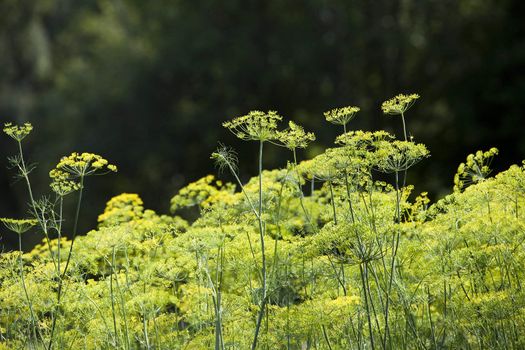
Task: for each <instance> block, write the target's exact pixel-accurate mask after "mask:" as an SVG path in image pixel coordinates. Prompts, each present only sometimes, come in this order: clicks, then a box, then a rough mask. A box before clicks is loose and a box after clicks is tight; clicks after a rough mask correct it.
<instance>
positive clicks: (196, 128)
mask: <svg viewBox="0 0 525 350" xmlns="http://www.w3.org/2000/svg"><path fill="white" fill-rule="evenodd" d="M524 4H525V2H524V1H522V0H514V1H512V0H493V1H490V0H417V1H416V0H376V1H371V0H369V1H365V0H361V1H350V0H305V1H294V0H281V1H277V0H224V1H211V0H193V1H182V0H180V1H177V0H175V1H173V0H172V1H166V0H164V1H143V0H99V1H92V0H85V1H73V0H39V1H29V0H1V1H0V121H5V122H7V121H12V122H18V123H22V122H24V121H30V122H31V123H33V125H34V127H35V130H34V132H33V133H32V134H31V135H30V136H29V137H28V138H27V140H26V142H25V146H26V154H27V155H28V158H29V160H30V161H33V162H38V164H39V167H38V168H37V169H36V170H35V171H34V172H33V173H32V174H31V176H32V180H33V182H34V186H35V188H36V189H37V190H36V192H37V193H38V194H44V193H46V192H47V191H48V182H49V178H48V171H49V170H50V169H51V168H52V167H53V166H54V164H56V162H57V161H58V159H59V158H60V157H61V156H62V155H68V154H70V153H71V152H72V151H80V152H82V151H89V152H94V153H99V154H101V155H103V156H105V157H106V158H108V159H109V160H110V161H111V162H113V163H115V164H116V165H118V167H119V172H118V174H116V175H108V176H105V177H96V178H89V179H88V182H87V184H86V197H85V201H84V204H85V206H84V207H83V211H82V222H81V227H82V231H85V230H88V229H90V228H94V227H95V226H96V216H97V215H98V214H99V213H100V212H102V211H103V208H104V204H105V202H106V200H108V199H109V198H111V196H113V195H116V194H119V193H121V192H137V193H139V194H140V195H141V196H142V198H143V199H144V201H145V204H146V207H148V208H152V209H155V210H158V211H159V212H162V213H166V212H168V208H169V199H170V198H171V196H172V195H173V194H175V192H176V190H177V189H178V188H180V187H181V186H183V185H184V184H186V183H188V182H189V181H193V180H195V179H197V178H199V177H201V176H203V175H205V174H208V173H214V172H215V170H214V168H213V164H212V162H211V161H210V160H209V155H210V153H211V152H212V151H213V150H214V148H215V147H216V145H217V141H219V140H221V141H223V142H224V143H226V144H229V145H232V146H234V147H235V148H236V149H237V150H238V151H239V153H240V159H241V170H242V173H243V176H244V178H245V179H246V178H247V177H248V176H250V175H254V174H255V170H256V162H255V157H254V151H255V147H256V145H254V144H249V143H242V144H241V143H239V142H238V141H237V140H236V139H235V138H234V137H233V135H231V134H229V133H228V132H227V131H226V130H224V129H223V128H222V127H221V123H222V122H223V121H224V120H226V119H228V118H232V117H235V116H238V115H240V114H244V113H246V112H248V111H249V110H252V109H263V110H268V109H275V110H277V111H279V112H280V113H281V114H282V115H283V116H285V117H286V118H288V119H293V120H295V121H296V122H298V123H300V124H303V125H304V126H305V127H306V128H307V129H309V130H312V131H315V132H316V135H317V137H318V141H317V142H316V143H315V144H314V145H313V146H312V147H311V148H310V149H309V151H307V152H308V154H302V155H301V156H302V157H306V156H312V155H315V154H316V153H319V152H320V151H321V150H322V149H323V148H324V147H327V146H329V145H330V144H331V142H332V141H333V139H334V137H335V136H336V135H337V133H339V132H340V130H339V129H338V128H336V127H335V126H332V125H328V124H327V123H326V122H325V121H324V118H323V115H322V112H323V111H325V110H328V109H331V108H334V107H341V106H345V105H357V106H360V107H361V109H362V110H361V112H360V113H359V114H358V117H357V119H356V120H355V121H353V122H352V124H351V125H350V128H353V129H365V130H374V129H386V130H388V131H391V132H394V133H396V134H397V135H401V133H400V132H401V129H400V127H401V122H400V120H399V119H398V118H396V117H387V116H384V115H382V113H381V111H380V104H381V102H382V101H384V100H385V99H388V98H390V97H392V96H394V95H396V94H398V93H401V92H403V93H411V92H417V93H419V94H420V95H421V96H422V97H421V99H420V100H419V101H417V103H416V105H414V107H413V108H412V109H411V110H410V111H409V113H408V114H407V122H408V128H409V131H410V133H411V134H412V135H414V136H415V137H416V140H417V141H419V142H423V143H425V144H427V145H428V147H429V149H430V151H431V153H432V158H430V159H429V160H426V161H425V162H423V163H421V164H420V165H418V166H417V167H416V168H414V170H411V171H410V174H409V177H410V178H409V182H412V183H415V184H416V192H420V191H425V190H428V191H430V192H431V194H432V198H433V199H436V198H439V197H441V196H443V195H444V194H446V193H447V192H448V191H450V189H451V187H452V178H453V175H454V173H455V170H456V167H457V164H458V163H459V162H461V161H462V160H463V159H464V158H465V156H466V155H467V154H468V153H471V152H474V151H476V150H478V149H485V148H488V147H491V146H496V147H498V148H499V149H500V156H499V157H498V158H497V159H496V161H495V162H494V166H495V168H496V169H497V170H502V169H505V168H507V167H508V166H509V165H510V164H513V163H517V162H521V160H522V159H523V158H525V138H524V137H523V136H525V132H524V131H523V125H524V117H523V111H524V110H525V109H524V107H525V106H524V105H525V40H524V39H525V35H524V34H525V32H524V29H525V26H524V20H523V13H525V6H524ZM284 126H285V125H284V124H283V127H284ZM15 146H16V145H15V142H13V141H12V140H10V139H9V138H8V137H7V136H5V135H3V136H2V137H0V216H7V217H9V216H14V217H19V216H24V215H25V213H26V211H27V195H26V192H25V187H24V184H23V183H22V182H15V181H14V180H13V177H12V175H13V172H12V171H9V170H7V169H6V168H5V166H7V160H6V157H7V156H9V155H13V154H15V152H16V148H15ZM267 150H268V152H267V153H266V154H265V159H266V160H265V162H266V164H265V165H266V167H278V166H282V165H283V164H285V162H286V157H287V156H288V153H287V152H286V151H285V150H282V149H273V150H270V149H267ZM72 199H73V198H70V199H69V202H68V205H69V207H72V206H73V203H72V202H73V200H72ZM68 224H69V225H71V222H69V223H68ZM66 227H67V226H66ZM0 237H2V241H1V242H0V246H1V245H3V244H5V249H11V248H12V246H11V245H10V244H9V242H10V241H11V240H12V239H13V238H15V237H12V236H11V235H10V234H9V233H7V231H6V230H4V229H0ZM41 238H42V237H40V236H39V235H38V234H37V233H32V234H29V235H28V236H27V238H26V239H25V241H26V242H27V243H26V248H28V247H30V246H31V245H32V244H34V243H35V242H36V241H39V240H40V239H41Z"/></svg>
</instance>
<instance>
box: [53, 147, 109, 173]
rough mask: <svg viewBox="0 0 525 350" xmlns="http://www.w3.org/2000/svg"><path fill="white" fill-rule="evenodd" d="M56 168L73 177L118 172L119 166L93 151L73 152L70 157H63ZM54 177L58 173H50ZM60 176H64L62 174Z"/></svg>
mask: <svg viewBox="0 0 525 350" xmlns="http://www.w3.org/2000/svg"><path fill="white" fill-rule="evenodd" d="M55 169H56V170H60V171H61V172H65V173H68V174H70V175H71V176H73V177H82V176H88V175H92V174H95V173H107V172H116V171H117V167H116V166H115V165H113V164H109V163H108V161H107V160H106V159H104V158H102V157H101V156H99V155H98V154H93V153H76V152H73V153H71V155H70V156H68V157H62V159H60V162H59V163H58V164H57V166H56V168H55ZM49 175H50V176H51V177H52V178H54V176H57V175H58V173H53V171H51V172H50V174H49ZM58 176H62V175H61V174H60V175H58Z"/></svg>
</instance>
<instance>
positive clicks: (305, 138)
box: [276, 121, 315, 150]
mask: <svg viewBox="0 0 525 350" xmlns="http://www.w3.org/2000/svg"><path fill="white" fill-rule="evenodd" d="M288 126H289V127H288V129H287V130H284V131H278V132H277V134H276V135H277V139H278V140H279V142H280V143H282V144H283V145H284V146H285V147H286V148H288V149H290V150H294V149H296V148H306V147H307V146H308V144H309V143H310V142H312V141H314V140H315V135H314V134H313V133H311V132H306V131H304V129H303V128H302V127H301V126H299V125H297V124H295V123H294V122H292V121H291V122H289V123H288Z"/></svg>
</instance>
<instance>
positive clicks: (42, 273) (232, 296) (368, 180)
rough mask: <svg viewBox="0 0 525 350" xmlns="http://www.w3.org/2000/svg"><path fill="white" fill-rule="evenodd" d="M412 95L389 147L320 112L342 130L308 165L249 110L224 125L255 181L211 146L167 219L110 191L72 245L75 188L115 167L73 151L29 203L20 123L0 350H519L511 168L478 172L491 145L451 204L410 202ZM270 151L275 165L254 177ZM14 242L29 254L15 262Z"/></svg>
mask: <svg viewBox="0 0 525 350" xmlns="http://www.w3.org/2000/svg"><path fill="white" fill-rule="evenodd" d="M418 99H419V95H417V94H407V95H405V94H401V95H398V96H396V97H394V98H392V99H390V100H388V101H386V102H384V103H383V104H382V106H381V110H382V112H383V113H384V114H385V115H387V116H391V117H393V118H399V123H400V125H401V126H402V130H403V134H402V135H400V136H396V135H392V134H390V133H388V132H386V131H381V130H380V131H360V130H352V127H351V126H352V120H353V119H354V118H356V117H359V112H360V109H359V108H358V107H354V106H348V107H343V108H337V109H333V110H330V111H328V112H326V113H325V115H324V117H325V119H326V121H327V122H329V123H331V124H335V125H336V126H335V127H337V128H339V130H340V132H341V134H340V135H339V136H337V138H336V139H335V140H334V145H333V147H331V148H328V149H326V150H325V151H324V152H322V153H321V154H319V155H317V156H315V157H313V158H311V159H300V156H301V155H302V154H303V153H302V150H303V149H305V148H307V147H308V146H309V144H310V143H312V142H314V141H315V136H314V134H313V133H312V132H309V131H306V130H304V129H303V127H301V126H300V125H298V124H296V123H295V122H293V121H289V122H283V119H284V118H283V117H282V116H281V115H279V114H278V113H277V112H275V111H267V112H266V111H250V112H249V113H247V114H246V115H244V116H240V117H237V118H233V119H232V120H230V121H227V122H225V123H224V124H223V126H224V127H225V128H227V129H228V130H229V131H231V132H232V134H233V136H234V137H237V138H239V139H242V140H245V141H247V142H250V141H252V142H253V143H254V144H256V145H257V152H256V154H254V157H253V159H255V160H256V164H257V169H258V174H257V176H255V177H253V178H251V179H249V180H248V181H242V179H243V178H245V177H244V175H243V174H240V171H239V166H238V164H239V162H245V161H251V160H249V159H247V160H244V159H238V157H237V153H236V152H235V150H233V149H231V148H230V147H228V146H225V145H223V144H219V147H218V148H217V150H215V151H214V152H213V153H212V154H211V160H210V161H213V162H215V164H216V166H217V170H218V172H217V174H215V175H207V176H204V177H202V178H201V179H198V180H196V181H195V182H192V183H190V184H188V185H187V186H185V187H184V188H182V189H180V191H179V192H178V193H177V194H175V195H174V196H173V198H171V202H170V204H171V213H170V214H158V213H156V212H154V211H152V210H149V209H146V208H144V204H143V202H142V200H141V198H140V196H139V195H138V194H134V193H123V194H121V195H118V196H116V197H114V198H111V199H110V200H109V201H108V202H107V205H106V209H105V211H104V212H103V213H101V214H100V216H99V217H98V227H97V228H95V229H93V230H92V231H89V232H87V233H86V234H83V233H82V234H81V232H77V231H78V221H79V217H80V216H81V215H82V205H83V194H84V191H89V180H90V179H89V177H90V176H92V175H104V174H109V173H115V172H116V171H117V167H116V166H115V165H113V164H111V163H110V162H109V161H108V160H106V159H105V158H103V157H102V156H99V155H96V154H92V153H72V154H71V155H69V156H66V157H63V158H62V159H60V160H59V161H58V163H57V165H56V167H55V168H54V169H52V170H51V171H50V172H49V175H50V180H51V181H50V188H49V194H48V195H47V196H44V197H41V198H36V197H35V195H34V193H35V192H34V191H33V188H32V186H31V179H30V178H31V172H32V170H33V169H34V165H31V164H30V163H28V162H27V159H26V158H25V155H24V152H23V143H24V140H25V139H26V137H30V133H31V132H32V129H33V127H32V126H31V125H30V124H28V123H26V124H24V125H13V124H10V123H7V124H5V126H4V129H3V131H4V133H5V134H6V135H7V136H9V137H11V138H12V139H13V140H14V141H15V142H14V147H13V150H14V152H13V153H15V154H16V155H14V156H11V157H9V158H8V160H9V165H10V167H11V169H12V170H13V171H14V173H15V175H16V176H17V177H18V178H20V179H21V180H22V181H20V183H19V185H22V184H23V185H24V186H25V187H26V188H27V195H28V199H27V203H28V208H27V216H26V217H24V218H2V219H0V220H1V222H2V223H3V228H2V230H1V231H0V232H1V235H2V236H6V235H9V234H12V235H17V237H18V240H19V250H17V251H3V252H1V255H0V349H48V350H51V349H125V350H131V349H217V350H219V349H220V350H225V349H330V350H335V349H358V350H365V349H372V350H375V349H377V350H391V349H422V350H430V349H523V348H525V336H524V334H525V292H524V291H523V290H522V283H525V280H524V281H522V277H524V278H525V271H524V269H523V266H525V249H524V248H525V247H524V242H525V217H524V216H523V215H524V211H525V162H523V163H521V164H519V165H512V166H510V168H508V170H506V171H503V172H501V173H499V174H492V172H491V167H490V166H491V161H492V159H493V158H494V157H495V156H496V155H497V154H498V150H497V149H495V148H492V149H489V150H486V151H478V152H476V153H474V154H471V155H468V156H467V157H466V161H465V162H464V163H462V164H460V165H459V167H458V170H457V173H456V175H455V177H454V178H453V179H450V187H451V192H450V194H449V195H447V196H445V197H444V198H442V199H440V200H438V201H436V202H434V203H431V201H430V199H429V197H428V194H427V193H426V192H421V193H419V194H417V193H414V192H415V191H414V187H413V186H412V185H410V183H409V180H410V169H411V168H412V167H414V166H417V165H418V163H419V162H422V161H431V159H428V158H429V157H430V152H429V150H428V149H427V148H426V146H425V145H424V144H422V143H419V142H416V140H415V138H414V137H413V136H410V135H411V134H410V132H409V126H410V118H412V115H411V113H412V112H415V111H414V109H411V107H412V106H413V105H414V103H415V102H417V101H418ZM281 123H282V124H283V126H281ZM267 152H287V154H288V155H289V161H288V163H287V164H283V166H282V168H279V169H265V158H264V155H265V154H267ZM113 176H118V174H115V175H113ZM66 198H68V200H67V201H65V199H66ZM69 198H72V200H71V202H72V203H73V202H74V216H73V217H65V215H64V212H65V211H64V205H65V203H66V204H67V203H69ZM188 210H194V211H196V212H198V215H197V217H196V219H192V220H188V219H185V218H183V217H184V215H183V214H184V213H185V212H187V211H188ZM27 232H33V234H38V235H40V237H41V238H42V241H41V243H40V244H38V245H37V246H36V247H34V248H33V249H32V250H31V251H29V252H22V241H23V239H24V235H26V234H27Z"/></svg>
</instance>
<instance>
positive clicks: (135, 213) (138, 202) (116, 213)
mask: <svg viewBox="0 0 525 350" xmlns="http://www.w3.org/2000/svg"><path fill="white" fill-rule="evenodd" d="M143 215H144V203H143V202H142V199H141V198H140V196H139V195H138V194H136V193H122V194H120V195H118V196H115V197H113V198H111V199H110V200H109V201H108V202H107V203H106V208H105V209H104V213H102V214H100V215H99V216H98V223H99V227H109V226H115V225H118V224H121V223H125V222H130V221H134V220H138V219H141V218H142V217H143Z"/></svg>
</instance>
